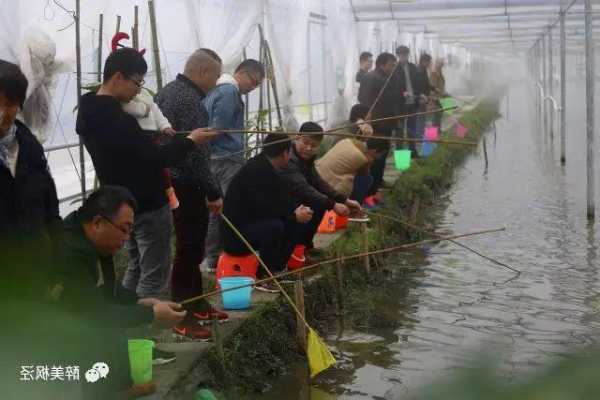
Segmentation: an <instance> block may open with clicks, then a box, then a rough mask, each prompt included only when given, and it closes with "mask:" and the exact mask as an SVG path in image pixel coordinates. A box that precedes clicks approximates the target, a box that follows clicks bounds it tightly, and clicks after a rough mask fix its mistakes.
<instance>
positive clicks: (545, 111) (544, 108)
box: [541, 36, 548, 136]
mask: <svg viewBox="0 0 600 400" xmlns="http://www.w3.org/2000/svg"><path fill="white" fill-rule="evenodd" d="M541 62H542V93H541V96H542V99H541V100H542V120H543V121H544V136H545V135H546V133H548V107H547V106H546V104H547V102H546V83H547V82H548V73H547V71H546V36H542V54H541Z"/></svg>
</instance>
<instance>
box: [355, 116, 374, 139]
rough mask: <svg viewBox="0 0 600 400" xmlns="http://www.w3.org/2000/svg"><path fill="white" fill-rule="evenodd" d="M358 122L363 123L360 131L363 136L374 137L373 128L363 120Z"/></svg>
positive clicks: (359, 127)
mask: <svg viewBox="0 0 600 400" xmlns="http://www.w3.org/2000/svg"><path fill="white" fill-rule="evenodd" d="M357 122H361V124H360V125H359V126H358V129H359V130H360V132H361V133H362V135H363V136H373V127H372V126H371V125H370V124H368V123H366V122H364V121H363V120H362V119H359V120H358V121H357Z"/></svg>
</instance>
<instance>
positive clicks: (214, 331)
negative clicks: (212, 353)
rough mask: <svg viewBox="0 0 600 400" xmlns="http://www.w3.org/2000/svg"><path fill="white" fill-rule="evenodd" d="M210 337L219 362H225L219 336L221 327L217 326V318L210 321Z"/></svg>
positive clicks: (221, 338)
mask: <svg viewBox="0 0 600 400" xmlns="http://www.w3.org/2000/svg"><path fill="white" fill-rule="evenodd" d="M211 322H212V337H213V341H214V343H215V347H216V349H217V355H218V356H219V359H220V360H221V362H223V360H225V350H224V348H223V335H222V334H221V327H220V326H219V320H218V318H216V317H215V318H213V319H212V321H211Z"/></svg>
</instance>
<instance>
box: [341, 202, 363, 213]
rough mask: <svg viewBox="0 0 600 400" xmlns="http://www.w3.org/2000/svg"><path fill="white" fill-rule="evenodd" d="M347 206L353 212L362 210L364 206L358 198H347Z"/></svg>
mask: <svg viewBox="0 0 600 400" xmlns="http://www.w3.org/2000/svg"><path fill="white" fill-rule="evenodd" d="M345 204H346V207H348V208H349V209H350V211H351V212H356V211H362V207H361V206H360V203H359V202H358V201H356V200H350V199H348V200H346V203H345Z"/></svg>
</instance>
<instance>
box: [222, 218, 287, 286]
mask: <svg viewBox="0 0 600 400" xmlns="http://www.w3.org/2000/svg"><path fill="white" fill-rule="evenodd" d="M294 224H295V222H294V221H291V220H289V221H288V220H284V219H282V218H271V219H264V220H260V221H255V222H252V223H249V224H247V225H245V226H242V227H238V229H239V231H240V233H241V234H242V235H243V236H244V238H245V239H246V240H247V241H248V242H249V243H250V245H251V246H252V247H253V248H254V250H256V251H257V252H258V253H259V255H260V258H261V259H262V260H263V261H264V262H265V264H267V267H269V269H270V270H271V272H272V273H273V274H276V273H278V272H281V271H283V269H284V268H285V265H286V262H287V259H286V252H287V248H288V246H289V242H290V241H291V240H292V239H291V238H292V237H293V236H294V234H293V233H292V230H293V229H294ZM222 229H229V228H228V227H226V226H225V225H223V226H222ZM229 234H231V235H234V236H235V233H234V232H227V235H229ZM225 251H226V252H227V253H229V254H233V255H244V254H249V253H250V250H249V249H248V248H247V247H246V245H244V243H243V242H242V241H241V240H225ZM267 276H268V274H267V273H266V271H264V270H263V268H262V267H261V266H259V267H258V273H257V278H258V279H261V278H266V277H267Z"/></svg>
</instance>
